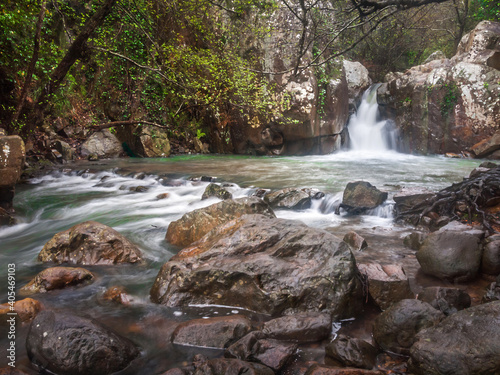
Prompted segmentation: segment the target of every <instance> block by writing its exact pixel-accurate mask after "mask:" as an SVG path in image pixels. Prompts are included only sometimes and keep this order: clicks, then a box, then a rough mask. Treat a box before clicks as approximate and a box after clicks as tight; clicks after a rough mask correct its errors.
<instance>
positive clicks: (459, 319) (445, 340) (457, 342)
mask: <svg viewBox="0 0 500 375" xmlns="http://www.w3.org/2000/svg"><path fill="white" fill-rule="evenodd" d="M410 356H411V358H410V361H409V367H410V371H411V372H412V373H414V374H415V375H441V374H450V375H451V374H453V375H484V374H498V373H500V361H499V358H500V301H497V302H490V303H486V304H484V305H479V306H475V307H471V308H468V309H465V310H462V311H459V312H457V313H455V314H453V315H451V316H449V317H448V318H446V319H444V320H443V321H441V322H440V323H438V324H436V325H435V326H434V327H430V328H428V329H425V330H423V331H421V332H419V333H418V335H417V337H416V342H415V343H414V344H413V346H412V348H411V351H410Z"/></svg>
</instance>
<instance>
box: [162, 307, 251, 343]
mask: <svg viewBox="0 0 500 375" xmlns="http://www.w3.org/2000/svg"><path fill="white" fill-rule="evenodd" d="M250 329H251V322H250V320H249V319H248V318H247V317H245V316H241V315H231V316H220V317H215V318H208V319H194V320H189V321H187V322H183V323H181V324H179V325H178V326H177V328H176V329H175V331H174V333H173V334H172V342H173V343H174V344H177V345H188V346H201V347H207V348H220V349H223V348H227V347H228V346H229V345H231V344H232V343H233V342H235V341H237V340H239V339H240V338H242V337H243V336H245V335H246V334H247V333H248V332H249V331H250Z"/></svg>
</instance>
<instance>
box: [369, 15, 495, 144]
mask: <svg viewBox="0 0 500 375" xmlns="http://www.w3.org/2000/svg"><path fill="white" fill-rule="evenodd" d="M378 98H379V104H380V105H381V106H382V108H383V112H384V114H385V115H386V116H388V117H389V118H392V119H393V120H394V121H395V122H396V124H397V125H398V127H399V133H400V136H401V146H400V147H401V151H403V152H411V153H418V154H433V153H436V154H443V153H447V152H452V153H461V152H468V151H469V149H470V148H471V147H472V146H473V145H474V144H476V143H478V142H480V141H483V140H485V139H488V138H490V137H492V135H493V134H494V133H495V132H496V131H497V130H498V129H499V128H500V23H496V22H489V21H483V22H481V23H480V24H478V25H477V27H476V28H475V29H474V30H473V31H472V32H471V33H469V34H467V35H466V36H464V38H463V39H462V41H461V43H460V45H459V48H458V52H457V54H456V55H455V56H454V57H452V58H451V59H439V60H433V61H430V62H428V63H426V64H424V65H419V66H416V67H413V68H411V69H409V70H408V71H406V72H405V73H395V74H393V73H390V74H388V75H387V76H386V82H385V84H384V85H382V86H381V87H380V88H379V91H378Z"/></svg>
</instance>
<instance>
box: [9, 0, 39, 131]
mask: <svg viewBox="0 0 500 375" xmlns="http://www.w3.org/2000/svg"><path fill="white" fill-rule="evenodd" d="M45 3H46V1H43V2H42V5H41V7H40V12H39V13H38V20H37V21H36V31H35V37H34V43H33V56H32V57H31V61H30V64H29V66H28V69H27V71H26V79H25V80H24V84H23V88H22V89H21V95H19V101H18V102H17V105H16V110H15V112H14V115H13V116H12V118H11V120H10V122H11V124H15V123H16V122H17V120H18V119H19V115H20V114H21V112H22V110H23V107H24V102H25V101H26V97H27V96H28V92H29V89H30V86H31V81H32V79H33V73H34V72H35V66H36V62H37V61H38V53H39V52H40V35H41V34H42V24H43V19H44V18H45Z"/></svg>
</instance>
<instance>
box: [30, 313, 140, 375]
mask: <svg viewBox="0 0 500 375" xmlns="http://www.w3.org/2000/svg"><path fill="white" fill-rule="evenodd" d="M26 350H27V352H28V357H29V358H30V360H31V362H33V364H34V365H35V366H37V367H38V368H39V369H43V370H44V371H49V372H52V373H55V374H59V375H86V374H95V375H107V374H112V373H114V372H117V371H119V370H122V369H124V368H125V367H127V366H128V365H129V363H130V362H131V361H132V360H133V359H134V358H136V357H137V356H138V355H139V350H138V349H137V347H136V346H135V345H134V344H133V343H132V342H131V341H129V340H128V339H126V338H124V337H121V336H119V335H117V334H116V333H114V332H112V331H111V330H109V329H108V328H106V327H104V326H103V325H101V324H100V323H98V322H96V321H94V320H90V319H85V318H81V317H79V316H76V315H70V314H66V313H56V312H53V311H48V310H45V311H42V312H40V313H39V314H38V315H37V316H36V318H35V319H34V320H33V322H32V323H31V326H30V329H29V332H28V336H27V339H26Z"/></svg>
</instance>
